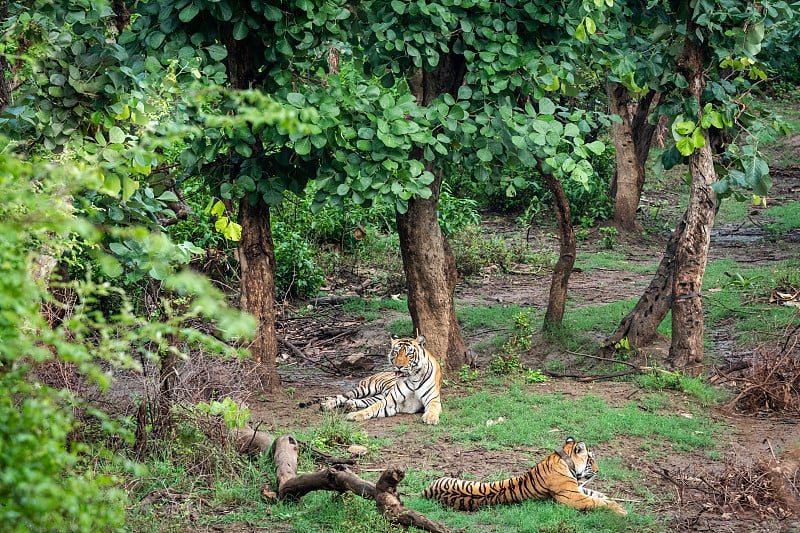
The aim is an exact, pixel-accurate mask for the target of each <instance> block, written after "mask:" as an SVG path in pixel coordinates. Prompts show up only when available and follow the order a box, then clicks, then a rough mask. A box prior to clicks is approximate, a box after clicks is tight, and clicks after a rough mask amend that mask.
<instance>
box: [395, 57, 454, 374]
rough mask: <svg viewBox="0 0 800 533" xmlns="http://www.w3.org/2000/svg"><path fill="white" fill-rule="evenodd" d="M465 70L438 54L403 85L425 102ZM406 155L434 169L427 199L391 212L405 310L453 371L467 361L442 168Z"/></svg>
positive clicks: (417, 154) (418, 153)
mask: <svg viewBox="0 0 800 533" xmlns="http://www.w3.org/2000/svg"><path fill="white" fill-rule="evenodd" d="M465 73H466V64H465V62H464V58H463V56H459V55H457V54H452V53H451V54H442V56H441V57H440V59H439V64H438V65H437V67H436V69H434V70H433V71H432V72H425V71H422V70H419V71H417V73H416V75H415V76H414V77H413V78H411V79H409V80H408V84H409V87H410V88H411V91H412V93H413V94H414V96H415V97H416V99H417V102H418V103H419V104H420V105H423V106H427V105H430V103H431V102H433V100H434V99H436V97H438V96H439V95H441V94H445V93H450V94H453V95H455V94H456V93H457V91H458V88H459V87H460V86H461V84H462V83H463V80H464V75H465ZM410 157H413V158H414V159H417V160H418V161H421V162H422V163H423V164H424V165H425V168H426V169H427V170H428V171H430V172H431V173H433V175H434V181H433V183H431V185H430V188H431V191H432V194H431V196H430V198H428V199H424V198H418V197H415V198H412V199H411V200H409V202H408V211H407V212H406V213H404V214H401V213H397V214H396V219H397V231H398V234H399V236H400V251H401V253H402V256H403V269H404V271H405V274H406V281H407V282H408V309H409V312H410V314H411V320H412V321H413V324H414V328H415V330H416V331H415V332H414V335H416V334H417V333H419V334H422V335H425V337H426V338H427V340H428V342H427V346H428V349H429V350H430V352H431V354H433V355H434V356H435V357H436V358H437V359H438V360H439V362H440V363H441V366H442V369H443V370H447V371H455V370H458V369H459V368H461V367H462V366H463V365H465V364H468V363H469V361H468V355H467V345H466V343H465V342H464V338H463V336H462V335H461V328H460V327H459V325H458V320H457V319H456V310H455V302H454V301H453V294H454V292H455V287H456V282H457V281H458V274H457V272H456V263H455V258H454V257H453V251H452V249H451V248H450V243H449V242H447V239H446V238H445V236H444V234H443V233H442V229H441V227H440V226H439V220H438V218H437V215H436V209H437V206H438V203H439V189H440V187H441V185H442V172H441V170H440V169H437V168H436V167H435V165H434V163H433V162H431V161H425V158H424V157H423V152H422V150H421V149H418V148H415V149H414V150H412V152H411V154H410Z"/></svg>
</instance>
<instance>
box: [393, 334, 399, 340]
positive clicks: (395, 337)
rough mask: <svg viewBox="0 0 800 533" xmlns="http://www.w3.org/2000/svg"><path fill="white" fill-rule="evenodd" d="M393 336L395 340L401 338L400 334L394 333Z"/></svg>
mask: <svg viewBox="0 0 800 533" xmlns="http://www.w3.org/2000/svg"><path fill="white" fill-rule="evenodd" d="M391 338H392V340H393V341H396V340H397V339H399V338H400V335H395V334H394V333H392V336H391Z"/></svg>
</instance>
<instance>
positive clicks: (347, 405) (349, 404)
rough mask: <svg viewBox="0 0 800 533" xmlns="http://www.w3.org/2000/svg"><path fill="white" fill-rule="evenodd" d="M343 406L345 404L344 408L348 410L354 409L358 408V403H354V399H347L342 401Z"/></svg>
mask: <svg viewBox="0 0 800 533" xmlns="http://www.w3.org/2000/svg"><path fill="white" fill-rule="evenodd" d="M344 406H345V409H347V410H348V411H355V410H357V409H358V405H357V404H356V401H355V400H347V401H346V402H345V403H344Z"/></svg>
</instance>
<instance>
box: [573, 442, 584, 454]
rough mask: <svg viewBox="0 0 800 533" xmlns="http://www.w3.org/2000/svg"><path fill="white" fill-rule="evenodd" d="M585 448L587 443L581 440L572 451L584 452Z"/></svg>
mask: <svg viewBox="0 0 800 533" xmlns="http://www.w3.org/2000/svg"><path fill="white" fill-rule="evenodd" d="M573 442H574V441H573ZM584 450H586V444H584V443H583V442H579V443H578V444H576V445H575V448H573V450H572V451H573V452H575V453H583V452H584Z"/></svg>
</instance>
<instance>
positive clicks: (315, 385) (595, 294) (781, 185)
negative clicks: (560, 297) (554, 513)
mask: <svg viewBox="0 0 800 533" xmlns="http://www.w3.org/2000/svg"><path fill="white" fill-rule="evenodd" d="M773 181H774V189H773V192H772V197H771V198H770V201H769V205H779V204H782V203H785V202H787V201H790V200H797V199H798V192H800V169H798V168H789V169H785V170H782V171H779V172H776V173H773ZM761 211H762V209H761V208H759V207H753V208H752V209H751V213H750V215H749V216H748V218H747V220H746V221H745V222H744V223H742V224H737V225H721V226H718V227H716V228H715V230H714V233H713V235H712V245H711V259H713V258H728V259H733V260H735V261H739V262H750V263H754V264H768V263H770V262H774V261H779V260H783V259H787V258H793V257H798V256H800V232H797V231H793V232H790V233H788V234H785V235H780V236H777V237H776V236H775V235H774V234H772V233H770V231H769V230H768V228H767V227H766V220H765V219H764V217H763V215H762V214H761ZM597 241H598V239H596V238H592V237H590V238H589V239H588V240H587V241H586V242H582V243H579V246H578V248H579V254H581V253H585V252H586V251H587V249H588V251H589V252H591V251H592V247H593V246H594V247H596V246H597V245H596V244H594V245H593V244H592V243H593V242H594V243H596V242H597ZM538 242H540V243H542V242H547V239H546V237H542V238H541V239H539V241H538ZM551 244H553V243H552V242H550V243H549V245H551ZM663 245H664V239H663V236H662V237H660V238H655V239H653V240H651V241H642V242H637V243H630V244H625V245H624V246H621V247H620V248H619V250H620V251H621V252H623V253H624V254H625V255H626V256H627V258H628V261H636V262H637V263H639V264H642V265H653V266H655V265H656V264H657V263H658V261H659V260H660V256H661V252H662V250H663ZM595 249H596V248H595ZM650 278H651V274H650V273H636V272H629V271H618V270H611V269H608V270H604V269H592V270H591V271H589V272H581V271H576V272H575V273H574V274H573V275H572V277H571V280H570V296H569V300H568V306H585V305H598V304H601V303H608V302H613V301H617V300H621V299H626V298H631V297H637V296H639V295H640V294H641V292H642V290H643V289H644V287H646V286H647V284H648V283H649V281H650ZM549 283H550V280H549V274H548V273H541V274H534V275H530V274H506V275H501V274H498V273H497V272H488V273H486V274H485V275H484V276H483V277H482V278H481V279H477V280H471V281H470V282H468V283H462V284H461V285H460V286H459V287H458V289H457V293H456V298H457V302H459V303H458V304H457V305H464V306H466V305H476V304H481V303H486V304H497V303H501V304H523V305H532V306H534V307H538V308H541V309H544V307H545V306H546V303H547V295H548V291H549ZM325 313H326V317H327V318H326V320H327V322H328V323H331V322H335V321H336V320H341V321H342V322H346V321H348V320H349V321H351V322H352V317H344V316H339V315H338V314H337V311H336V309H335V308H326V309H325ZM401 317H402V315H401V314H399V313H394V312H386V313H385V314H384V315H383V316H382V318H381V319H380V320H375V321H369V322H364V323H361V324H356V326H357V327H353V328H352V332H351V333H350V334H347V335H342V336H340V337H339V338H338V339H336V340H335V341H334V342H326V343H324V345H320V344H319V343H318V342H316V343H315V342H313V341H312V342H306V341H307V340H308V339H305V340H304V338H303V337H304V333H303V332H304V331H307V330H308V328H306V329H305V330H304V329H303V327H302V326H301V327H297V328H292V327H290V326H287V328H286V330H285V331H284V332H283V333H284V334H286V335H287V337H290V338H291V339H292V342H293V343H295V344H296V345H297V346H300V347H301V348H302V349H303V350H304V353H306V354H310V355H309V356H308V359H310V360H311V361H309V360H302V359H298V358H296V357H292V356H288V357H287V359H286V363H287V364H286V365H284V366H283V370H282V379H283V384H284V387H285V388H287V389H289V390H292V391H294V393H293V395H279V396H276V397H273V398H270V399H269V400H268V401H263V402H253V403H251V408H252V410H253V413H254V419H256V420H261V421H263V422H265V424H266V426H269V427H270V428H271V430H273V431H277V432H281V431H285V430H286V429H287V428H299V427H307V426H310V425H318V424H320V422H321V420H322V414H321V413H320V412H319V411H317V410H316V409H298V408H297V404H298V402H299V401H305V400H308V399H311V398H314V397H318V396H325V395H329V394H332V393H334V392H336V391H339V390H341V388H343V387H349V386H351V385H352V384H353V383H354V382H355V381H356V380H357V379H358V378H360V377H361V376H363V375H366V374H368V373H369V372H370V371H371V370H373V369H383V366H382V365H384V364H385V355H384V354H385V353H386V350H387V348H388V345H389V342H388V335H389V334H388V331H389V329H388V327H387V324H389V323H391V322H392V321H394V320H396V319H397V318H401ZM290 330H291V331H290ZM480 336H481V332H478V333H477V334H474V335H473V337H472V338H468V339H467V340H468V342H469V343H471V344H475V343H476V342H477V341H478V340H480V339H478V338H475V337H480ZM715 339H717V341H718V342H717V344H716V349H718V352H717V353H712V354H708V355H709V358H713V357H714V356H715V355H716V356H719V357H724V356H726V355H729V354H730V352H731V345H730V343H729V342H728V341H727V340H726V338H725V335H724V332H721V333H720V334H719V335H718V336H716V337H715ZM534 345H535V346H534V348H533V349H532V350H531V352H530V353H528V354H527V355H526V356H525V357H524V360H523V362H524V363H526V364H527V365H529V366H532V367H534V368H536V367H539V366H541V363H542V362H543V361H545V360H547V359H548V358H549V357H557V358H559V359H560V360H564V359H565V358H569V357H570V355H569V354H564V353H561V352H560V348H556V347H553V346H551V345H549V344H548V343H546V342H543V341H542V342H534ZM667 350H668V344H665V345H661V346H658V345H656V346H653V347H652V349H651V352H652V353H653V354H656V355H658V354H659V353H660V354H662V355H664V354H666V351H667ZM354 354H355V355H358V354H363V357H360V358H358V357H356V358H355V359H357V361H356V366H354V367H351V368H350V369H349V370H347V371H345V372H344V373H342V374H333V373H329V372H326V371H323V369H326V368H329V366H330V362H331V361H333V362H334V363H336V364H338V361H339V360H340V358H341V357H342V356H343V355H347V356H350V355H354ZM486 360H487V354H478V364H479V366H485V364H486ZM311 362H313V364H310V363H311ZM478 386H480V385H479V384H478ZM530 387H531V389H532V390H534V391H535V392H537V393H556V392H557V393H561V394H565V395H571V396H574V397H575V398H576V400H579V399H580V398H581V397H583V396H584V395H586V394H587V393H591V394H593V395H595V396H599V397H601V398H603V399H604V400H605V402H606V404H607V405H609V406H611V407H617V406H622V405H624V404H625V403H627V402H629V401H636V396H637V394H638V393H639V392H640V390H639V389H638V387H636V386H632V385H629V384H627V383H618V382H595V383H580V382H577V381H574V380H565V379H561V380H556V379H551V380H549V381H547V382H545V383H541V384H535V385H530ZM467 392H468V391H467V390H466V389H465V388H464V386H463V385H461V386H459V385H455V386H451V387H449V388H447V389H446V393H445V394H446V396H445V402H444V405H445V409H446V408H447V397H450V398H452V397H456V396H459V395H462V394H466V393H467ZM671 401H672V402H673V405H672V408H673V409H674V410H675V412H682V408H683V406H684V404H685V403H686V402H687V401H688V400H686V399H685V398H683V397H682V396H681V395H680V394H678V393H675V394H674V395H673V396H672V399H671ZM710 416H712V417H713V418H715V419H716V420H719V421H720V422H722V423H723V424H725V425H727V426H729V427H730V431H729V432H726V433H725V434H724V435H723V436H722V437H721V439H722V441H723V442H721V443H720V445H719V447H718V450H721V451H722V452H723V453H724V454H725V457H726V460H725V461H723V462H722V463H719V462H710V461H708V460H707V459H706V457H705V453H704V452H697V453H681V454H680V455H677V454H676V455H669V456H668V457H667V458H665V459H661V460H659V461H658V464H655V465H647V466H643V464H642V459H641V450H640V448H639V446H638V443H637V442H635V441H631V440H624V441H614V442H610V443H604V444H602V445H599V446H596V447H595V452H596V454H597V456H598V457H599V461H600V466H601V469H602V458H603V457H609V456H614V457H618V458H620V460H621V466H622V467H628V468H632V469H633V468H635V469H638V470H640V471H647V470H648V469H651V471H652V472H653V475H652V478H651V481H650V482H649V483H650V484H651V485H652V489H651V490H653V492H655V493H656V494H659V495H660V497H659V501H661V502H662V504H661V506H660V508H658V509H652V508H647V509H642V511H643V512H645V511H652V512H656V513H659V514H663V516H664V517H665V518H668V519H670V527H671V528H672V529H675V530H676V531H711V530H714V531H716V532H738V531H800V522H799V521H798V520H799V519H798V513H800V509H798V508H795V509H794V513H795V514H794V515H792V516H790V517H789V518H788V519H785V520H778V519H777V518H776V517H778V516H781V513H779V512H776V511H775V510H774V509H772V510H770V511H768V510H765V509H760V511H758V512H757V511H752V510H751V511H748V510H747V509H746V508H745V507H741V506H739V507H738V508H737V506H736V505H731V506H727V507H726V506H724V505H718V506H715V505H711V504H708V503H706V504H705V505H700V504H697V503H693V502H692V498H693V497H695V496H696V493H693V492H692V490H689V488H690V486H691V483H700V484H701V485H702V484H705V485H704V486H705V488H706V490H707V491H714V490H720V489H719V487H715V486H714V485H713V483H712V482H713V481H714V480H717V479H718V477H719V470H720V469H723V470H724V469H728V468H730V469H732V471H734V472H742V471H746V470H748V469H751V468H753V467H754V466H755V465H756V464H757V463H758V461H760V460H764V459H770V458H773V457H776V456H780V455H781V453H784V452H786V451H787V450H788V451H789V452H791V450H795V449H797V447H798V446H800V424H797V420H796V418H794V417H786V416H780V415H775V414H768V413H760V414H758V415H753V416H745V415H742V414H738V413H735V412H730V411H726V410H724V409H722V408H718V409H714V410H712V411H711V412H710ZM400 425H403V426H404V427H405V428H407V431H405V432H404V433H403V434H402V436H398V435H397V434H396V432H395V429H396V428H397V427H398V426H400ZM363 427H364V428H365V429H366V430H367V431H368V434H369V435H370V436H372V437H391V438H392V439H394V442H393V444H391V445H390V446H388V449H386V450H385V453H383V456H382V459H381V461H388V459H386V458H392V459H391V463H386V462H381V463H380V464H377V463H376V464H371V463H365V462H361V463H360V465H359V468H361V469H383V468H385V467H388V466H405V467H410V468H414V469H427V470H438V471H443V472H445V473H447V474H451V475H457V474H458V473H460V472H469V473H470V474H471V475H474V476H475V477H477V478H478V479H482V478H485V477H486V476H488V475H489V474H492V473H496V472H508V473H520V472H522V471H524V470H525V468H526V466H525V465H527V464H529V461H531V460H535V459H538V458H541V457H542V456H543V455H544V454H546V453H548V452H549V450H543V449H536V448H529V447H518V448H513V449H506V450H504V451H502V452H497V451H487V450H484V449H482V448H480V447H472V448H463V447H459V446H454V445H451V444H449V443H448V442H446V441H437V442H431V441H430V440H431V439H430V438H428V437H426V427H425V426H424V425H423V424H422V423H421V421H420V419H419V416H411V415H402V416H398V417H394V418H390V419H378V420H371V421H368V422H366V423H364V424H363ZM577 437H580V436H577ZM559 438H560V437H559ZM554 440H556V439H555V438H554ZM792 453H793V452H792ZM785 463H786V464H790V465H791V464H794V465H795V466H794V471H795V474H796V470H797V462H794V463H792V462H791V461H789V460H786V461H785ZM664 471H668V472H670V473H672V475H673V476H677V477H673V479H671V480H670V479H669V477H668V476H667V477H665V476H662V475H659V474H657V472H664ZM678 478H680V479H678ZM746 481H747V482H748V483H750V482H751V481H752V480H749V481H748V480H746ZM595 488H598V489H600V490H602V489H603V487H602V477H601V478H600V480H598V481H597V482H595ZM615 489H618V493H617V496H618V497H620V498H622V499H623V500H626V499H627V500H635V499H636V497H635V492H634V491H633V489H632V487H624V486H619V485H618V486H616V487H615ZM722 490H723V491H724V490H726V489H724V487H723V489H722ZM693 494H694V496H693ZM681 496H682V497H681ZM723 496H725V498H723V500H724V499H726V498H727V494H725V495H723ZM794 503H796V502H794ZM792 504H793V503H792V502H791V501H789V502H788V503H787V504H786V505H784V507H786V508H787V510H788V509H791V505H792ZM637 505H644V504H643V503H637V502H635V501H634V502H633V506H634V508H635V507H636V506H637ZM754 508H755V509H758V506H755V507H754Z"/></svg>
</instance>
